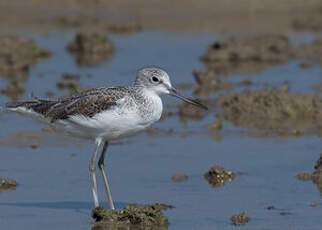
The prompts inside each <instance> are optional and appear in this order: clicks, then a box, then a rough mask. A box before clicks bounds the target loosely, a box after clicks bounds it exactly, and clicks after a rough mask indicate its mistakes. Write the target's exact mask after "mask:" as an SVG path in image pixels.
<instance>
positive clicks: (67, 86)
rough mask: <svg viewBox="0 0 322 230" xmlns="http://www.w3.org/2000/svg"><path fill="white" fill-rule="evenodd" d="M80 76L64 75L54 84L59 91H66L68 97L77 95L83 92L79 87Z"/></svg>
mask: <svg viewBox="0 0 322 230" xmlns="http://www.w3.org/2000/svg"><path fill="white" fill-rule="evenodd" d="M79 79H80V76H79V75H78V74H71V73H64V74H62V76H61V79H60V80H59V81H58V82H57V83H56V87H57V88H58V89H59V90H67V91H68V95H71V94H75V93H79V92H81V91H83V90H84V88H82V87H81V86H80V85H79Z"/></svg>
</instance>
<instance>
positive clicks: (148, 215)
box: [92, 204, 173, 230]
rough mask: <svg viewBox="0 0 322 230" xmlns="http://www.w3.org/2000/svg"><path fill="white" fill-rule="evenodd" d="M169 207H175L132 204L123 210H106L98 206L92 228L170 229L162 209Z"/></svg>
mask: <svg viewBox="0 0 322 230" xmlns="http://www.w3.org/2000/svg"><path fill="white" fill-rule="evenodd" d="M169 208H173V207H172V206H169V205H164V204H155V205H139V204H130V205H128V206H126V207H125V208H124V209H122V210H110V209H109V210H106V209H104V208H103V207H97V208H95V209H94V210H93V211H92V217H93V218H94V219H95V223H94V226H93V228H92V230H104V229H111V230H112V229H142V230H152V229H158V230H161V229H162V230H163V229H168V226H169V221H168V218H167V217H166V216H165V215H164V214H163V213H162V211H163V210H167V209H169Z"/></svg>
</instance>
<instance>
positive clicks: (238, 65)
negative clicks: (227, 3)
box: [201, 34, 291, 75]
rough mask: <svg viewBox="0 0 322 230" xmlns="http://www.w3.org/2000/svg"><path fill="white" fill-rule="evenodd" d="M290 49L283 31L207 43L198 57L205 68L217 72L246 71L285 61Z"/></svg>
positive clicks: (245, 72)
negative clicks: (281, 33) (201, 54)
mask: <svg viewBox="0 0 322 230" xmlns="http://www.w3.org/2000/svg"><path fill="white" fill-rule="evenodd" d="M290 52H291V45H290V43H289V40H288V38H287V37H286V36H284V35H273V34H267V35H253V36H233V37H231V38H228V39H227V40H221V41H216V42H214V43H213V44H211V45H210V46H209V47H208V49H207V51H206V53H205V54H204V55H203V56H202V58H201V59H202V61H203V62H204V64H205V65H206V67H207V70H208V71H214V72H215V73H217V74H221V75H228V74H231V73H235V72H238V73H244V74H249V73H255V72H259V71H261V70H263V69H264V68H267V67H270V66H273V65H281V64H285V63H286V62H287V61H288V59H289V55H290Z"/></svg>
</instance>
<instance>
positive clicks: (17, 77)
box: [0, 35, 51, 101]
mask: <svg viewBox="0 0 322 230" xmlns="http://www.w3.org/2000/svg"><path fill="white" fill-rule="evenodd" d="M50 55H51V52H50V51H49V50H47V49H44V48H42V47H40V46H38V45H37V44H36V43H35V42H34V41H33V40H31V39H28V38H25V37H21V36H17V35H1V36H0V75H1V76H3V77H6V78H7V79H8V80H9V82H8V85H7V87H6V88H4V89H1V90H0V92H1V93H2V94H4V95H6V96H8V97H9V98H10V99H11V100H13V101H15V100H17V99H18V98H20V97H21V96H22V95H23V94H24V92H25V89H24V87H23V84H22V82H24V81H25V80H26V79H27V78H28V72H29V68H30V67H31V66H33V65H35V64H36V63H37V62H38V61H39V60H41V59H44V58H47V57H49V56H50Z"/></svg>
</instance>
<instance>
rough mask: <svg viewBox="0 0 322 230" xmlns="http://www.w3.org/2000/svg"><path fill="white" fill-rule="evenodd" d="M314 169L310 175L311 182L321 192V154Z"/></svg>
mask: <svg viewBox="0 0 322 230" xmlns="http://www.w3.org/2000/svg"><path fill="white" fill-rule="evenodd" d="M314 169H315V171H314V172H313V174H312V180H313V182H314V183H315V184H316V185H317V186H318V187H319V189H320V191H321V192H322V153H321V154H320V158H319V159H318V161H317V162H316V164H315V166H314Z"/></svg>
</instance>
